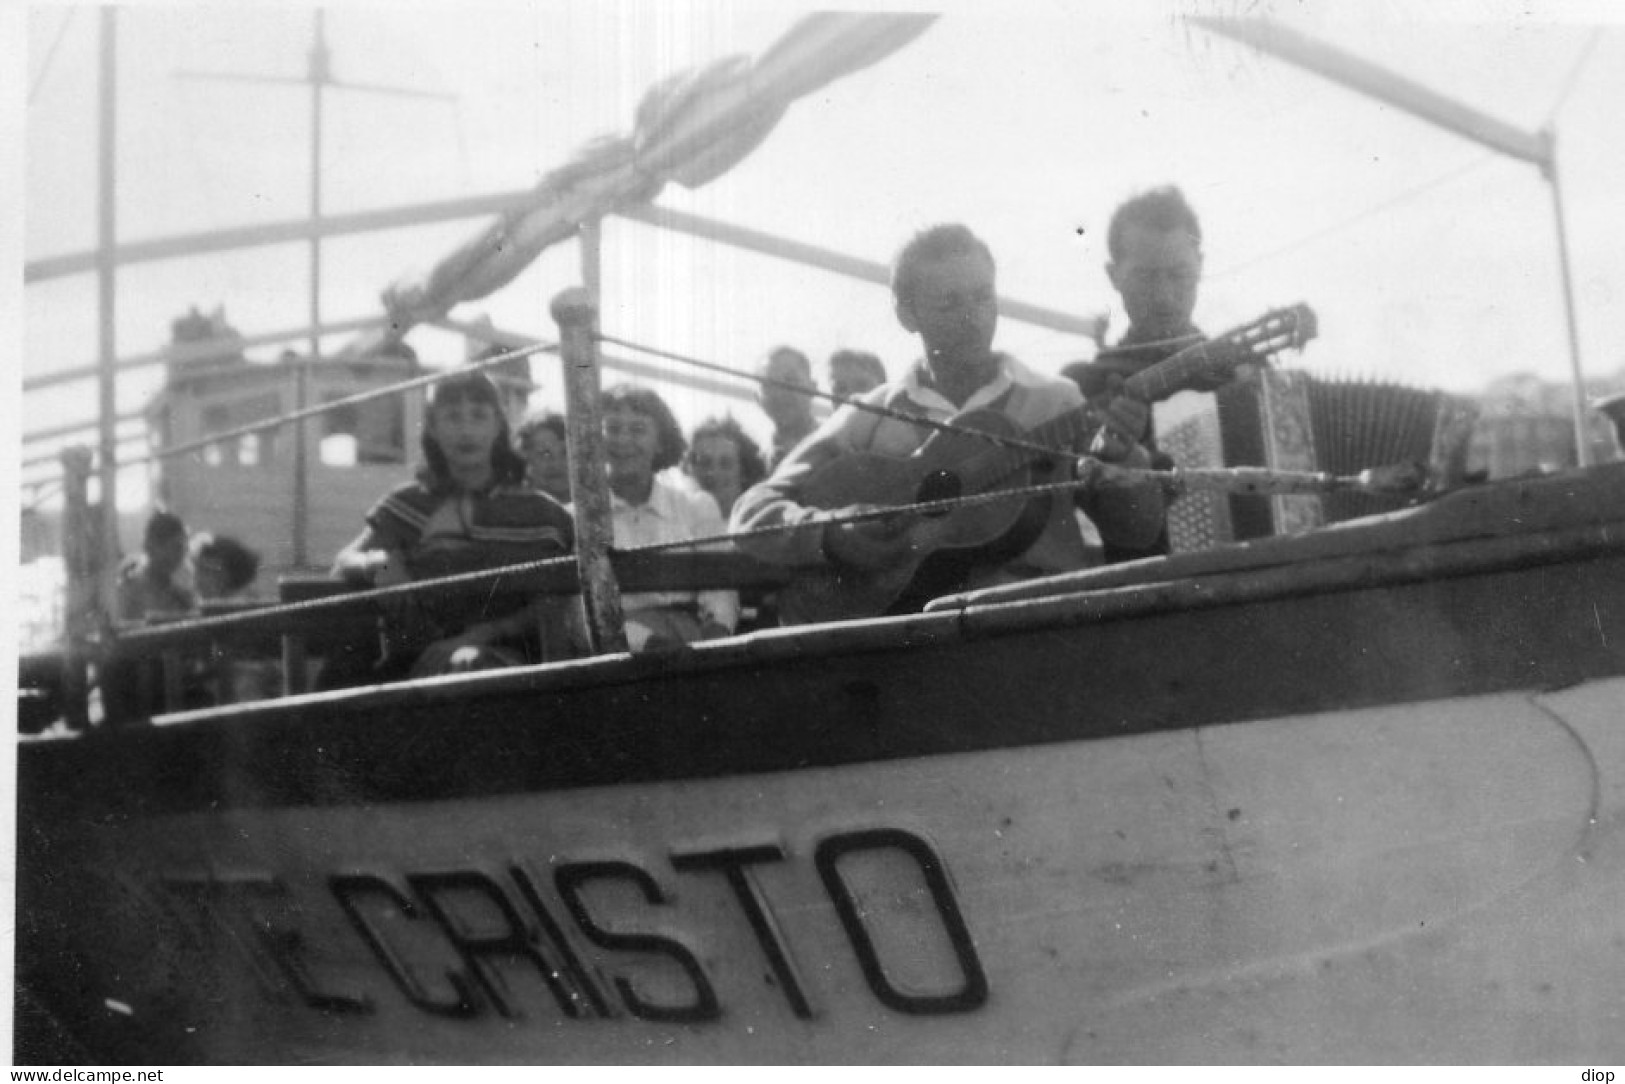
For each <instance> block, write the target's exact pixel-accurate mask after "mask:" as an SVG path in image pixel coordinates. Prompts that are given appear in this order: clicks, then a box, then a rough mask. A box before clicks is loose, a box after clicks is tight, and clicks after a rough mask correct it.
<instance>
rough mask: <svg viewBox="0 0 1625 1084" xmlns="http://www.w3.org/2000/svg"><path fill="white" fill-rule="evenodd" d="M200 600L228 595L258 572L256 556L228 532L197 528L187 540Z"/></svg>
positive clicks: (244, 586)
mask: <svg viewBox="0 0 1625 1084" xmlns="http://www.w3.org/2000/svg"><path fill="white" fill-rule="evenodd" d="M188 548H189V549H190V550H191V553H192V576H193V580H194V581H195V583H196V585H197V594H198V598H200V599H223V598H230V597H231V596H233V595H235V594H237V593H238V592H240V591H242V590H244V589H245V588H247V587H248V585H249V584H251V583H253V582H254V577H255V576H258V575H259V571H260V555H259V554H258V553H257V552H255V551H254V550H252V549H250V548H249V547H247V546H245V545H243V543H242V542H240V541H239V540H237V539H235V538H233V537H232V536H231V535H226V534H222V535H217V534H213V533H210V532H208V531H198V532H197V533H195V534H193V535H192V537H191V539H190V540H189V542H188Z"/></svg>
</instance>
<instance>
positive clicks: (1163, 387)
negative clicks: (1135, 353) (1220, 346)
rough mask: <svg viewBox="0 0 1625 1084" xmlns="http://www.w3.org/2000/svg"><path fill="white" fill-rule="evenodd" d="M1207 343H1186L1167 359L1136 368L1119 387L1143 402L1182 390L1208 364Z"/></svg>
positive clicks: (1152, 400) (1153, 400)
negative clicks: (1137, 369) (1140, 368)
mask: <svg viewBox="0 0 1625 1084" xmlns="http://www.w3.org/2000/svg"><path fill="white" fill-rule="evenodd" d="M1211 345H1212V344H1211V343H1209V342H1200V343H1196V344H1195V345H1193V346H1187V347H1186V348H1185V349H1183V350H1181V351H1180V352H1179V353H1177V354H1175V355H1173V356H1172V357H1170V358H1168V359H1167V360H1165V361H1162V362H1159V363H1157V364H1156V365H1152V366H1150V367H1148V368H1145V369H1142V370H1140V371H1139V372H1137V373H1135V374H1134V375H1133V376H1131V377H1129V378H1128V379H1127V380H1124V381H1123V390H1124V391H1126V392H1128V393H1129V394H1130V395H1132V396H1134V397H1135V398H1136V399H1139V400H1141V401H1143V402H1147V403H1153V402H1158V401H1160V400H1163V399H1166V398H1168V397H1169V396H1171V395H1173V394H1174V393H1175V392H1179V391H1182V390H1184V387H1185V385H1186V384H1187V383H1189V382H1190V380H1191V379H1192V378H1193V377H1196V376H1199V375H1201V374H1203V373H1205V372H1207V370H1208V368H1209V367H1210V366H1211V364H1212V356H1211V351H1210V350H1209V347H1210V346H1211Z"/></svg>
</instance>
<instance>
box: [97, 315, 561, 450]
mask: <svg viewBox="0 0 1625 1084" xmlns="http://www.w3.org/2000/svg"><path fill="white" fill-rule="evenodd" d="M557 350H558V344H557V343H533V344H531V345H529V346H521V347H516V348H514V349H513V350H510V351H508V352H506V353H503V354H498V355H496V356H495V357H490V358H485V359H483V360H480V361H470V362H465V363H464V364H462V365H459V366H458V367H457V368H455V369H446V370H443V371H441V372H437V373H429V374H427V375H425V376H419V377H413V378H412V379H411V380H403V381H400V382H399V383H396V384H388V385H385V386H384V387H381V388H374V389H373V390H371V391H363V392H357V393H356V394H354V395H347V396H345V397H344V398H343V399H334V400H333V401H332V402H330V403H317V404H315V405H312V406H308V407H305V408H304V409H302V410H290V411H288V412H287V413H286V414H278V415H275V416H274V417H270V418H264V419H262V420H260V421H257V422H250V423H249V424H247V425H240V426H237V427H236V428H235V429H224V430H221V431H220V432H218V433H210V434H209V435H208V436H206V437H199V438H198V439H197V440H193V441H188V442H186V443H185V444H176V445H173V446H172V447H168V448H161V449H159V450H158V451H155V452H150V453H148V454H147V455H143V456H138V457H136V458H134V459H126V460H121V461H120V462H119V463H118V464H117V469H119V470H123V469H124V468H126V467H138V466H141V465H142V464H144V463H152V462H156V461H158V460H163V459H171V458H173V457H175V456H178V455H186V454H188V453H190V452H195V451H198V450H199V449H201V448H207V447H208V446H209V445H211V444H218V443H220V442H221V441H226V440H236V439H237V438H238V437H244V436H248V435H249V434H251V433H259V432H263V431H264V430H267V429H275V428H277V427H279V426H283V425H287V424H289V423H290V422H297V421H303V420H305V419H306V418H314V417H318V416H320V415H322V414H326V413H329V412H331V411H335V410H342V409H344V408H346V407H351V406H355V405H356V404H358V403H367V402H371V401H372V400H374V399H382V398H384V397H386V396H390V395H400V394H402V393H404V392H408V391H414V390H416V389H418V388H424V387H428V386H429V385H431V384H438V383H439V382H440V381H442V380H450V379H451V378H453V377H461V376H466V375H468V374H469V373H471V372H482V371H484V370H486V369H489V368H492V367H494V366H497V365H502V364H504V363H505V362H508V361H512V360H513V359H515V358H521V357H528V356H530V355H531V354H540V353H548V352H554V351H557Z"/></svg>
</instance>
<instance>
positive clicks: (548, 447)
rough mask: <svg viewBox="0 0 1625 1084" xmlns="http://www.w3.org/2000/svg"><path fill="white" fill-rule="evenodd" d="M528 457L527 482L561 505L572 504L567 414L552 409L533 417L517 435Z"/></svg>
mask: <svg viewBox="0 0 1625 1084" xmlns="http://www.w3.org/2000/svg"><path fill="white" fill-rule="evenodd" d="M515 439H516V440H517V441H518V447H519V454H520V455H522V456H524V457H525V462H526V464H528V468H529V469H528V470H527V471H526V473H525V479H526V481H528V482H530V484H531V485H533V486H535V487H536V488H537V489H539V490H541V491H542V492H543V493H546V494H547V495H548V496H549V497H552V498H553V499H554V500H556V501H558V502H559V503H560V504H569V503H570V447H569V445H568V444H567V443H566V441H565V436H564V415H562V414H559V413H556V412H554V411H551V410H544V411H542V412H540V413H535V414H531V415H529V416H528V417H526V418H525V420H524V421H523V422H521V423H520V424H519V432H518V433H517V434H516V435H515Z"/></svg>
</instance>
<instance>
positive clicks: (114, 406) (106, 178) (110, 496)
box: [86, 4, 119, 599]
mask: <svg viewBox="0 0 1625 1084" xmlns="http://www.w3.org/2000/svg"><path fill="white" fill-rule="evenodd" d="M101 14H102V19H101V87H100V98H101V101H100V116H99V119H98V129H99V133H100V134H99V143H100V167H99V168H100V181H99V187H100V193H99V195H98V205H99V212H98V215H97V220H98V224H97V268H96V282H97V294H98V298H99V306H100V310H101V312H100V324H101V330H100V343H99V348H100V358H99V364H98V372H97V378H96V388H97V400H98V412H99V419H98V428H99V430H100V437H101V440H100V445H101V447H100V460H101V463H100V466H101V501H102V510H101V523H100V525H99V530H100V534H101V539H102V544H101V553H102V554H103V560H102V562H101V569H100V571H101V573H102V575H100V576H99V577H98V578H99V581H100V582H99V586H98V591H99V593H100V596H101V597H102V598H103V599H107V598H110V597H111V594H110V592H111V590H112V583H111V581H110V580H109V579H108V576H107V573H108V572H109V571H110V570H111V569H112V568H113V567H114V565H115V564H116V563H117V562H116V560H115V559H114V558H115V557H116V555H117V553H118V544H119V543H118V462H117V459H116V456H117V455H118V432H117V429H118V375H117V367H116V366H117V361H118V335H117V328H116V318H117V315H118V312H117V308H116V304H115V299H114V296H113V291H114V289H115V287H116V286H117V282H116V279H115V275H116V272H115V265H114V263H113V250H114V248H115V247H116V244H117V221H118V219H117V213H116V211H117V195H116V189H117V184H116V178H115V170H116V168H117V160H118V156H117V154H116V150H117V133H118V127H117V123H118V114H117V110H118V92H117V87H116V84H117V81H118V25H117V21H116V20H117V18H118V9H117V8H116V7H114V6H112V5H111V4H109V5H108V6H106V7H104V8H102V13H101ZM86 526H89V525H88V524H87V525H86ZM92 529H96V528H92Z"/></svg>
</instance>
